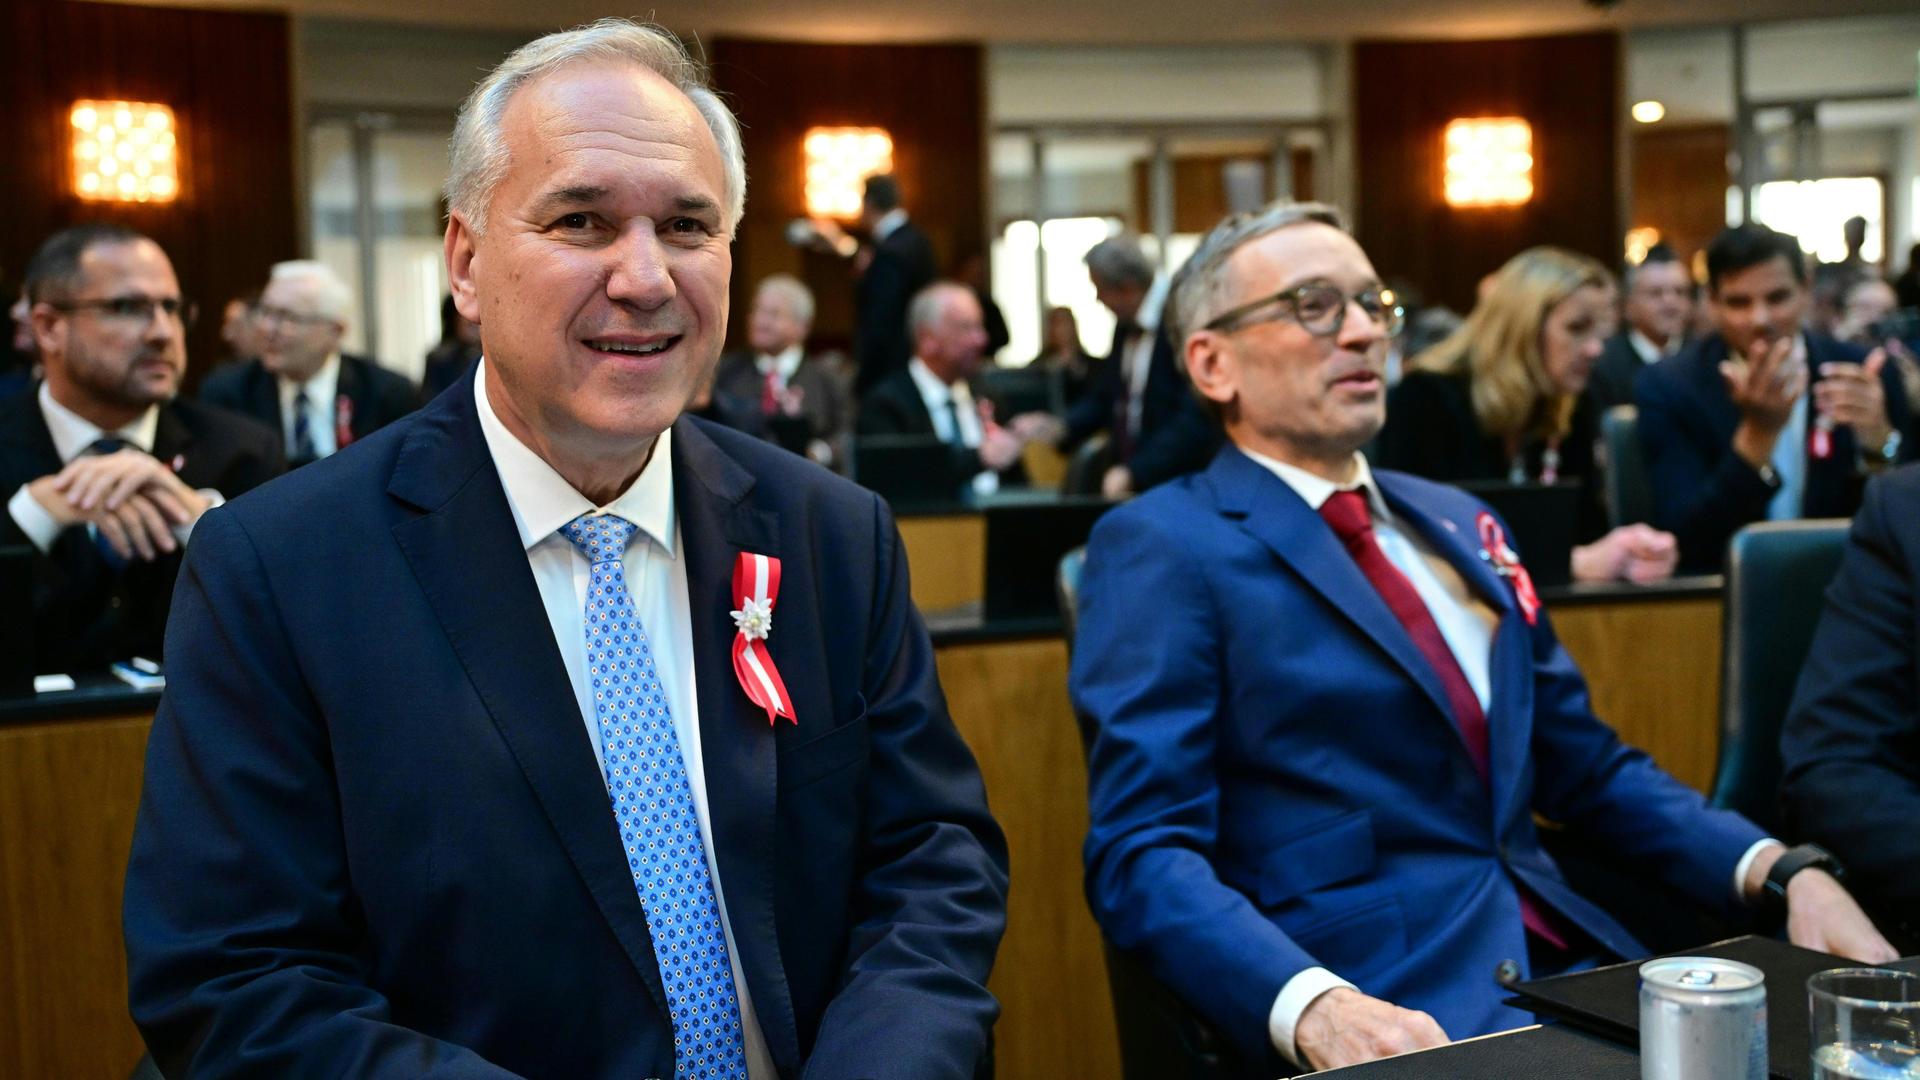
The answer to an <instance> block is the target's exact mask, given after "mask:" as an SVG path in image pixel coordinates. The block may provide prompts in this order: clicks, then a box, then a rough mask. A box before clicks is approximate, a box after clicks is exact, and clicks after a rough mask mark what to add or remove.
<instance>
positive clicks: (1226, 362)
mask: <svg viewBox="0 0 1920 1080" xmlns="http://www.w3.org/2000/svg"><path fill="white" fill-rule="evenodd" d="M1225 344H1226V340H1225V339H1224V338H1223V337H1221V336H1220V335H1219V334H1216V333H1214V332H1213V331H1211V330H1196V331H1194V332H1193V333H1192V334H1189V335H1188V336H1187V346H1186V355H1185V359H1186V363H1187V378H1188V379H1191V380H1192V381H1193V388H1194V389H1195V390H1197V391H1199V392H1200V396H1202V397H1204V398H1206V399H1207V400H1209V401H1212V402H1216V403H1218V404H1220V405H1226V404H1228V403H1229V402H1231V401H1232V400H1233V397H1234V394H1236V393H1237V392H1238V391H1239V386H1238V380H1237V373H1236V372H1235V370H1234V364H1233V358H1232V357H1231V356H1229V355H1227V351H1226V350H1225V349H1224V348H1222V346H1223V345H1225Z"/></svg>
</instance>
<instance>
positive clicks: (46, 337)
mask: <svg viewBox="0 0 1920 1080" xmlns="http://www.w3.org/2000/svg"><path fill="white" fill-rule="evenodd" d="M27 325H28V326H30V327H32V328H33V344H34V348H35V349H37V350H39V352H40V355H41V356H45V355H47V354H48V353H53V352H60V353H64V352H65V351H66V349H65V346H64V345H62V344H61V341H60V339H61V337H62V336H63V335H64V334H65V333H66V328H67V314H66V312H63V311H61V310H60V309H59V308H56V307H54V306H53V305H52V304H49V303H47V302H46V301H44V300H42V301H40V302H39V303H37V304H35V305H33V306H32V307H31V308H28V309H27Z"/></svg>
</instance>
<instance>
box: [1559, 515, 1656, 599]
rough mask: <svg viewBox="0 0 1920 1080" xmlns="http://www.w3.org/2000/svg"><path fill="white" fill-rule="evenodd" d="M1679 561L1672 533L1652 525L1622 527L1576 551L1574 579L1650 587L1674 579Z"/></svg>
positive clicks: (1577, 548)
mask: <svg viewBox="0 0 1920 1080" xmlns="http://www.w3.org/2000/svg"><path fill="white" fill-rule="evenodd" d="M1679 561H1680V548H1679V546H1678V545H1677V544H1675V543H1674V539H1673V534H1672V533H1666V532H1661V531H1660V530H1659V529H1656V528H1654V527H1653V526H1651V525H1644V524H1638V523H1636V524H1633V525H1622V526H1620V527H1619V528H1617V529H1614V530H1613V531H1612V532H1609V533H1607V535H1605V536H1603V537H1601V538H1600V539H1598V540H1595V541H1594V542H1593V543H1591V544H1582V545H1580V546H1579V547H1576V548H1574V549H1573V579H1574V580H1575V581H1631V582H1633V583H1634V584H1636V585H1647V584H1651V583H1653V582H1656V581H1665V580H1666V579H1668V578H1670V577H1672V576H1673V568H1674V567H1675V566H1676V565H1677V564H1678V563H1679Z"/></svg>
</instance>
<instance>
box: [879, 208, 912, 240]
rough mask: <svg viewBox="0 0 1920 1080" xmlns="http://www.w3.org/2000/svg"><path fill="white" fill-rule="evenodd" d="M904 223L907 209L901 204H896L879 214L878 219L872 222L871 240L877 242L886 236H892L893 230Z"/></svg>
mask: <svg viewBox="0 0 1920 1080" xmlns="http://www.w3.org/2000/svg"><path fill="white" fill-rule="evenodd" d="M906 223H907V210H906V208H905V207H903V206H896V207H894V208H893V209H891V210H889V211H887V212H886V213H884V214H881V215H880V220H879V221H876V222H874V223H873V242H874V243H876V244H877V243H879V242H881V241H882V240H885V239H886V238H887V237H889V236H892V235H893V234H894V230H896V229H898V228H900V226H902V225H905V224H906Z"/></svg>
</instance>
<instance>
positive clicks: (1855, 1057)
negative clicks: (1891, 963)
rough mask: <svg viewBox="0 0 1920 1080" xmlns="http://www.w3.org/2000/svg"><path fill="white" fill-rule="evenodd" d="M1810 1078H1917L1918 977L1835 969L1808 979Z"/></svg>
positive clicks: (1919, 1070)
mask: <svg viewBox="0 0 1920 1080" xmlns="http://www.w3.org/2000/svg"><path fill="white" fill-rule="evenodd" d="M1807 1004H1808V1007H1809V1008H1810V1009H1811V1010H1812V1026H1811V1027H1810V1028H1809V1030H1808V1035H1809V1036H1810V1038H1811V1042H1812V1046H1813V1078H1814V1080H1920V975H1909V974H1906V973H1905V972H1900V971H1888V970H1885V969H1882V968H1837V969H1835V970H1833V971H1823V972H1820V973H1819V974H1818V975H1815V976H1813V977H1812V978H1810V979H1808V980H1807Z"/></svg>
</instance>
